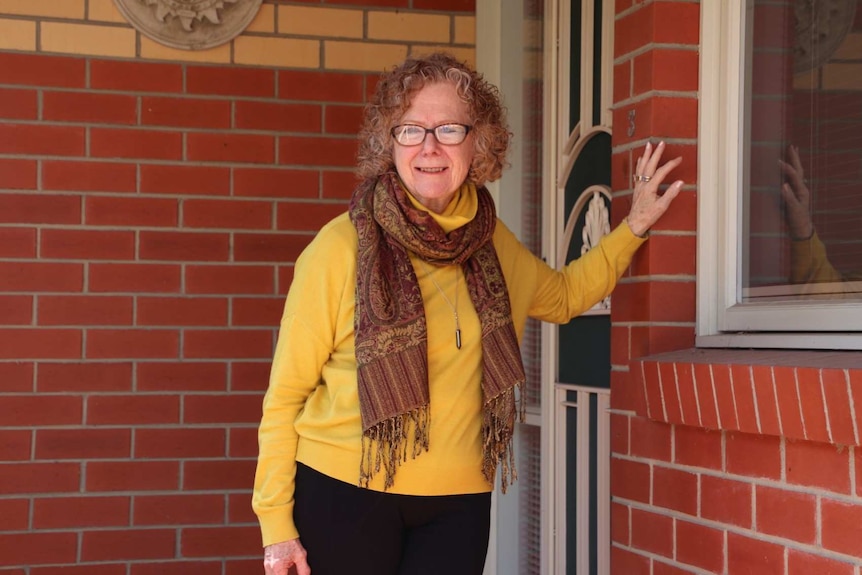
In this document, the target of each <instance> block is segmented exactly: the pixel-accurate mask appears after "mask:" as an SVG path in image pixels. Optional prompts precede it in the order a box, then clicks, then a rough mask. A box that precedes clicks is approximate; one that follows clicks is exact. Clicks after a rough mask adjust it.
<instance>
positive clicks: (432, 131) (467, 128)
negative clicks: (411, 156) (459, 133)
mask: <svg viewBox="0 0 862 575" xmlns="http://www.w3.org/2000/svg"><path fill="white" fill-rule="evenodd" d="M404 126H413V127H416V128H419V129H420V130H425V135H424V136H423V137H422V139H421V140H419V141H418V142H416V143H415V144H402V143H401V142H399V141H398V136H396V135H395V131H396V130H398V129H399V128H403V127H404ZM443 126H460V127H462V128H464V140H466V139H467V135H468V134H469V133H470V130H472V129H473V126H471V125H469V124H459V123H457V122H446V123H445V124H439V125H437V126H434V127H433V128H424V127H422V126H420V125H419V124H398V125H397V126H393V127H392V129H391V130H389V134H390V135H391V136H392V139H393V140H395V143H396V144H398V145H399V146H404V147H405V148H413V147H415V146H421V145H422V144H424V143H425V138H427V137H428V134H433V135H434V139H435V140H437V143H438V144H440V145H441V146H460V145H461V144H463V143H464V140H461V141H460V142H458V143H455V144H446V143H444V142H441V141H440V138H438V137H437V130H439V129H440V128H442V127H443Z"/></svg>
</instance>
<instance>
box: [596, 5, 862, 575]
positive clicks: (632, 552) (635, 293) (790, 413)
mask: <svg viewBox="0 0 862 575" xmlns="http://www.w3.org/2000/svg"><path fill="white" fill-rule="evenodd" d="M616 8H617V23H616V31H615V43H616V47H615V58H616V61H617V64H616V68H615V76H614V81H615V102H616V104H615V113H614V126H615V128H614V162H613V180H614V189H615V191H616V195H615V200H614V201H615V202H617V203H618V204H620V209H615V210H614V213H615V214H625V213H626V212H627V207H628V206H627V204H628V201H629V191H628V190H629V187H630V186H629V182H630V177H631V173H632V171H631V170H632V166H633V164H634V160H635V158H636V157H637V154H638V153H639V152H640V150H641V149H642V147H643V144H644V142H645V141H646V140H648V139H650V140H652V141H654V142H655V141H658V140H659V139H664V140H666V141H667V142H668V143H669V146H668V152H667V157H668V158H670V157H673V156H675V155H680V154H681V155H682V156H683V157H684V159H685V160H684V161H685V163H684V165H683V166H682V168H681V169H680V170H679V172H678V173H677V174H676V176H675V177H679V178H682V179H683V180H685V182H686V183H687V187H686V188H685V190H686V191H684V192H683V193H682V194H681V195H680V196H679V198H678V199H677V200H676V201H675V203H674V204H673V207H672V208H671V210H670V212H669V213H668V214H667V216H666V217H665V218H664V219H663V220H662V221H661V222H660V223H659V225H658V226H657V227H656V229H655V230H654V231H653V233H652V237H651V239H650V240H649V242H647V244H646V245H645V246H644V249H642V250H641V251H640V252H639V253H638V254H637V256H636V259H635V261H634V262H633V264H632V269H631V277H629V278H626V279H625V280H624V283H623V284H622V285H620V286H619V287H618V288H617V292H616V293H615V296H614V308H613V315H612V321H613V328H612V338H613V339H612V361H613V369H614V371H613V374H612V375H613V378H612V396H611V397H612V404H613V405H612V407H613V413H612V416H611V426H612V428H611V433H612V444H611V449H612V453H613V454H612V461H611V475H612V478H611V490H612V496H613V503H612V540H613V548H612V573H613V574H614V575H683V574H698V575H704V574H707V573H710V574H727V575H736V574H752V575H827V574H829V575H860V569H862V527H860V526H862V457H860V454H859V448H858V446H859V445H860V429H859V425H860V424H862V419H860V418H862V412H860V406H859V403H858V402H859V401H860V399H859V398H860V397H862V371H860V370H859V369H858V366H859V364H860V359H859V357H858V355H850V356H848V355H847V354H842V353H828V352H799V353H787V352H768V351H759V352H750V351H744V350H712V351H710V350H694V349H691V348H692V347H693V344H694V321H695V293H694V291H695V281H694V276H695V273H696V269H695V252H696V235H695V232H696V221H697V206H696V186H697V182H696V176H697V165H696V153H697V141H698V138H703V137H707V136H708V135H704V134H698V133H697V120H698V118H697V99H696V96H697V88H698V60H697V58H698V54H697V46H698V41H699V34H698V31H699V16H700V15H699V2H697V1H693V2H669V1H668V2H659V1H657V2H641V1H638V0H618V1H617V2H616ZM631 112H634V116H633V117H632V116H631V115H630V113H631ZM674 350H679V351H674Z"/></svg>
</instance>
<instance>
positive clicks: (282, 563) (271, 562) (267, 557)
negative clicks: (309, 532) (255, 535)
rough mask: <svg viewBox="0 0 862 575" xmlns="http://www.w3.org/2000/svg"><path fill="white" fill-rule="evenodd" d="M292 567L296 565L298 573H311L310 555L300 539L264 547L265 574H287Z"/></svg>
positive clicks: (304, 574)
mask: <svg viewBox="0 0 862 575" xmlns="http://www.w3.org/2000/svg"><path fill="white" fill-rule="evenodd" d="M290 567H296V572H297V574H298V575H311V567H309V566H308V557H307V554H306V551H305V548H304V547H303V546H302V543H300V542H299V539H291V540H289V541H282V542H281V543H274V544H272V545H268V546H266V547H265V548H264V554H263V570H264V575H287V573H288V569H289V568H290Z"/></svg>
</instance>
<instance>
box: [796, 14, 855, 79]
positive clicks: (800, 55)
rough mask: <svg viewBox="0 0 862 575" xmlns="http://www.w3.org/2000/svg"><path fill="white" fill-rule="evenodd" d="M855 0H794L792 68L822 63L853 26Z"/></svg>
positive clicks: (805, 68) (804, 68) (805, 70)
mask: <svg viewBox="0 0 862 575" xmlns="http://www.w3.org/2000/svg"><path fill="white" fill-rule="evenodd" d="M856 4H857V0H796V1H795V2H794V4H793V15H794V16H795V20H796V22H795V26H794V32H795V37H794V42H793V71H794V72H795V73H797V74H798V73H800V72H807V71H808V70H811V69H813V68H819V67H820V66H822V65H823V64H825V63H826V62H827V61H828V60H829V58H830V57H831V56H832V54H834V53H835V50H837V49H838V47H839V46H840V45H841V43H842V42H843V41H844V38H845V37H846V36H847V33H848V32H849V31H850V28H851V27H852V26H853V22H854V21H855V20H854V17H855V15H856Z"/></svg>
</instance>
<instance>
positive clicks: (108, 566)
mask: <svg viewBox="0 0 862 575" xmlns="http://www.w3.org/2000/svg"><path fill="white" fill-rule="evenodd" d="M375 77H376V75H366V74H362V73H335V72H299V71H289V70H276V69H270V68H258V67H254V68H252V67H236V66H233V67H232V66H208V65H197V64H175V63H148V62H132V61H118V60H103V59H95V58H84V57H59V56H47V55H38V54H25V53H13V52H5V53H0V573H3V574H4V575H6V574H9V575H11V574H15V575H19V574H22V575H23V574H25V573H26V574H27V575H49V574H50V575H60V574H73V573H74V574H83V573H87V574H88V575H128V574H131V575H148V574H153V575H155V574H159V575H166V574H168V575H169V574H172V573H177V574H179V573H183V574H188V573H195V574H201V575H210V574H212V575H238V574H240V573H243V574H245V573H255V572H258V571H259V570H260V559H259V556H260V535H259V530H258V527H257V523H256V519H255V517H254V515H253V514H252V512H251V509H250V488H251V485H252V480H253V472H254V465H255V457H256V454H257V443H256V424H257V422H258V421H259V418H260V403H261V397H262V392H263V390H264V389H265V387H266V385H267V377H268V370H269V362H270V359H271V354H272V351H273V345H274V341H275V337H276V329H277V325H278V321H279V318H280V314H281V308H282V304H283V296H284V294H285V292H286V290H287V288H288V285H289V284H290V280H291V273H292V263H293V261H294V260H295V259H296V256H297V255H298V253H299V252H300V250H301V249H302V248H303V247H304V246H305V245H306V244H307V243H308V241H309V240H310V239H311V238H312V236H313V233H314V231H316V230H317V229H318V228H319V227H320V226H321V225H322V224H323V223H324V222H325V221H326V220H328V219H329V218H331V217H332V216H334V215H335V214H337V213H339V212H342V211H343V210H344V209H345V207H346V199H347V198H348V196H349V194H350V192H351V189H352V183H353V175H352V171H351V167H352V166H353V165H354V153H355V133H356V130H357V127H358V125H359V121H360V113H361V107H362V103H363V102H364V101H365V100H366V97H367V94H368V92H369V89H370V86H371V85H372V84H373V81H374V78H375ZM49 565H50V566H49ZM72 565H77V566H78V567H71V566H72ZM63 566H69V567H63Z"/></svg>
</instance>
